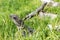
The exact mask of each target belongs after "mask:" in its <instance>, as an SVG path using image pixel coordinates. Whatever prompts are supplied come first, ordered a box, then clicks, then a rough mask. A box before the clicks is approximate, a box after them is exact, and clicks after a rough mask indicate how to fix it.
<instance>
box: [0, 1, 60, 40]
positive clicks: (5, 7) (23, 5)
mask: <svg viewBox="0 0 60 40" xmlns="http://www.w3.org/2000/svg"><path fill="white" fill-rule="evenodd" d="M55 1H59V0H55ZM59 2H60V1H59ZM40 5H41V2H40V1H39V0H0V40H60V32H57V31H55V30H52V32H51V31H50V30H49V29H48V27H47V24H49V23H50V24H52V25H53V27H54V26H55V25H60V7H47V6H46V7H45V9H44V10H45V11H47V12H52V13H56V14H58V17H57V18H56V19H54V20H50V19H49V18H44V19H40V18H39V16H37V15H36V16H35V17H33V18H31V19H29V20H26V21H25V25H28V26H31V27H32V28H34V29H35V30H36V31H35V33H34V34H33V35H31V36H27V37H21V36H20V32H17V27H16V25H15V24H14V23H13V22H12V20H11V19H10V17H9V16H10V14H17V15H18V16H19V17H20V18H23V17H25V16H26V15H27V14H29V13H30V12H32V11H34V10H35V9H36V8H38V7H39V6H40ZM16 32H17V33H16Z"/></svg>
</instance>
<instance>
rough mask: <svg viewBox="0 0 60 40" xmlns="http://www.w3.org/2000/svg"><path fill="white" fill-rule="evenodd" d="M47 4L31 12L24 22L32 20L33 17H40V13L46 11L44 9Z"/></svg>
mask: <svg viewBox="0 0 60 40" xmlns="http://www.w3.org/2000/svg"><path fill="white" fill-rule="evenodd" d="M46 4H47V3H46V2H45V3H43V4H42V5H41V6H40V7H39V8H37V9H36V10H35V11H33V12H31V13H30V14H28V15H27V16H26V17H25V18H23V20H26V19H30V18H32V17H34V16H35V15H36V14H37V15H38V14H39V12H40V11H42V10H43V9H44V7H45V6H46Z"/></svg>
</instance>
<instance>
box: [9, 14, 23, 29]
mask: <svg viewBox="0 0 60 40" xmlns="http://www.w3.org/2000/svg"><path fill="white" fill-rule="evenodd" d="M10 18H11V19H12V21H13V22H14V23H15V24H16V25H17V27H18V29H20V28H23V25H24V21H23V20H22V19H20V18H19V17H18V16H17V15H15V14H11V15H10Z"/></svg>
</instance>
